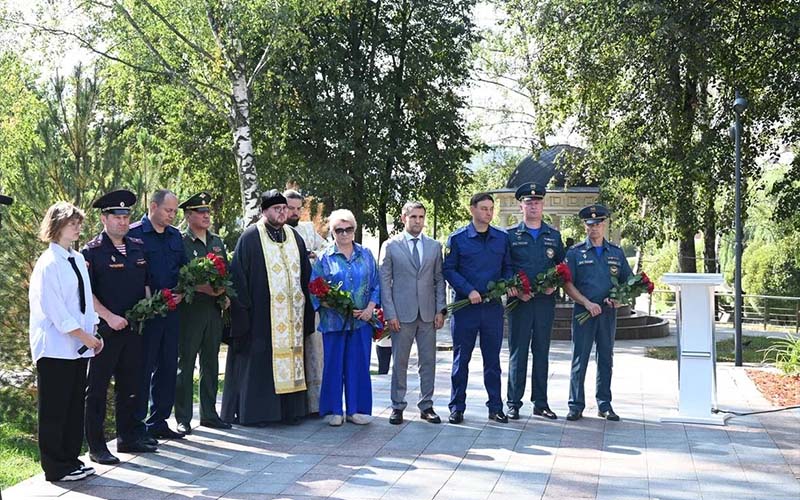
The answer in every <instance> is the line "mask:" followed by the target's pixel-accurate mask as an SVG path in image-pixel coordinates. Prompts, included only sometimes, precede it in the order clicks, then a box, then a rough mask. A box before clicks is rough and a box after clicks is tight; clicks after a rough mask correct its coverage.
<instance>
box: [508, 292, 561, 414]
mask: <svg viewBox="0 0 800 500" xmlns="http://www.w3.org/2000/svg"><path fill="white" fill-rule="evenodd" d="M555 304H556V303H555V298H554V297H552V296H542V297H535V298H533V299H531V300H529V301H528V302H522V301H520V302H519V304H518V305H517V306H516V307H514V309H513V310H512V311H511V313H510V314H509V317H508V326H509V330H510V332H509V336H508V352H509V361H508V393H507V394H508V400H507V401H506V403H507V404H508V407H509V408H521V407H522V397H523V396H524V395H525V379H526V375H527V371H528V350H529V349H530V352H531V353H532V354H533V369H532V370H531V386H532V387H533V389H532V392H531V401H532V402H533V407H534V408H547V407H548V404H547V376H548V373H549V359H550V333H551V331H552V329H553V318H554V316H555Z"/></svg>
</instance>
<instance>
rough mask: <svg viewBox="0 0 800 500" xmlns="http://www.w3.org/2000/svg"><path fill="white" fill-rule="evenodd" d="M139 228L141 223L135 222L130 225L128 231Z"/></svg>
mask: <svg viewBox="0 0 800 500" xmlns="http://www.w3.org/2000/svg"><path fill="white" fill-rule="evenodd" d="M139 227H142V221H140V220H137V221H136V222H134V223H132V224H131V225H130V227H129V229H137V228H139Z"/></svg>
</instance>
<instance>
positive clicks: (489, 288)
mask: <svg viewBox="0 0 800 500" xmlns="http://www.w3.org/2000/svg"><path fill="white" fill-rule="evenodd" d="M509 288H518V289H519V290H521V291H522V293H523V294H526V293H531V280H530V279H528V275H527V274H525V271H522V270H519V271H517V272H516V274H514V276H512V277H511V278H509V279H507V280H499V281H490V282H489V283H487V285H486V293H482V294H481V302H491V301H492V300H496V299H499V298H500V297H502V296H503V295H506V294H507V293H508V290H509ZM468 305H470V301H469V299H468V298H467V299H461V300H457V301H455V302H451V303H450V304H448V305H447V311H448V312H451V313H452V312H456V311H458V310H459V309H463V308H465V307H467V306H468Z"/></svg>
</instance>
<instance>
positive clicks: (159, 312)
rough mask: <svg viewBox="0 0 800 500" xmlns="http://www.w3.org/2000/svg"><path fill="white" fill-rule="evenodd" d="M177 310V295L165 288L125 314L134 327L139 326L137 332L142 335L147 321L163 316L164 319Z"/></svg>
mask: <svg viewBox="0 0 800 500" xmlns="http://www.w3.org/2000/svg"><path fill="white" fill-rule="evenodd" d="M177 308H178V303H177V302H176V301H175V295H174V294H173V293H172V290H170V289H169V288H164V289H163V290H161V291H159V292H156V293H154V294H153V295H151V296H150V297H147V298H144V299H142V300H140V301H139V302H137V303H136V304H134V305H133V307H131V308H130V309H129V310H128V312H126V313H125V317H126V318H127V319H128V321H129V322H130V323H131V326H132V327H133V325H134V324H138V327H137V328H135V330H136V331H138V332H139V335H141V334H142V328H144V322H145V321H147V320H148V319H151V318H155V317H156V316H161V317H162V318H163V317H165V316H166V315H167V313H168V312H169V311H174V310H175V309H177Z"/></svg>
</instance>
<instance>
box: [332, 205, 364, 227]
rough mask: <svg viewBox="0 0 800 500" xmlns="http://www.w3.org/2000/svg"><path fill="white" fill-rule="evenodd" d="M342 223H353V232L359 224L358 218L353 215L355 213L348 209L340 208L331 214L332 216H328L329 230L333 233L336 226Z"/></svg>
mask: <svg viewBox="0 0 800 500" xmlns="http://www.w3.org/2000/svg"><path fill="white" fill-rule="evenodd" d="M342 221H345V222H350V223H352V224H353V230H355V229H356V228H357V227H358V224H357V223H356V216H355V215H353V212H351V211H350V210H348V209H346V208H339V209H337V210H334V211H333V212H331V214H330V215H329V216H328V228H329V229H330V232H331V233H333V225H334V224H336V223H337V222H342Z"/></svg>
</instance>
